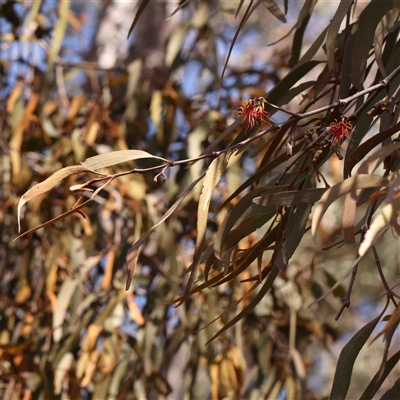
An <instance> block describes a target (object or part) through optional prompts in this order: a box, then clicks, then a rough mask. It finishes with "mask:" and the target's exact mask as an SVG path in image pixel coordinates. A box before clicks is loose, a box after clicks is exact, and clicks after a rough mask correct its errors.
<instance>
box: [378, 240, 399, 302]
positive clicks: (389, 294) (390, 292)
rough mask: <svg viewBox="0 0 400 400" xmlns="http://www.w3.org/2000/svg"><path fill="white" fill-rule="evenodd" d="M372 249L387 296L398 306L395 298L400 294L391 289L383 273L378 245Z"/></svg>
mask: <svg viewBox="0 0 400 400" xmlns="http://www.w3.org/2000/svg"><path fill="white" fill-rule="evenodd" d="M372 251H373V253H374V258H375V264H376V268H377V269H378V272H379V276H380V277H381V281H382V283H383V286H384V288H385V290H386V296H387V297H388V298H389V299H390V300H392V302H393V304H394V306H395V307H397V306H398V304H397V302H396V300H395V299H394V297H397V298H400V296H398V295H397V294H396V293H395V292H393V290H391V289H390V287H389V285H388V283H387V281H386V278H385V275H384V274H383V271H382V266H381V263H380V261H379V257H378V252H377V251H376V247H375V246H372Z"/></svg>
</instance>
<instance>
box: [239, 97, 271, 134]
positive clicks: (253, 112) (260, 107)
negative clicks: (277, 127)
mask: <svg viewBox="0 0 400 400" xmlns="http://www.w3.org/2000/svg"><path fill="white" fill-rule="evenodd" d="M263 100H264V99H263V98H262V97H260V98H258V99H244V100H243V102H242V105H241V106H240V107H239V110H238V112H237V116H238V117H243V118H244V121H243V123H244V125H245V127H246V130H245V133H247V131H248V130H249V129H250V128H253V127H254V126H255V125H256V124H259V123H261V126H262V127H264V126H265V125H266V124H268V125H271V122H270V119H269V116H270V114H269V113H268V112H267V111H265V110H264V101H263Z"/></svg>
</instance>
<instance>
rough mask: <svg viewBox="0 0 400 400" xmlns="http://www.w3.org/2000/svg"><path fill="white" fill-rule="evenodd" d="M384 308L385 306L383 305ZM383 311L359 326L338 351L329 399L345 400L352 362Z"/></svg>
mask: <svg viewBox="0 0 400 400" xmlns="http://www.w3.org/2000/svg"><path fill="white" fill-rule="evenodd" d="M385 309H386V307H385ZM382 315H383V312H382V313H380V314H379V315H378V316H377V317H376V318H375V319H373V320H372V321H371V322H369V323H368V324H367V325H365V326H364V327H363V328H361V329H360V330H359V331H358V332H357V333H356V334H355V335H354V336H353V337H352V338H351V339H350V340H349V342H348V343H347V344H346V345H345V346H344V347H343V349H342V351H341V352H340V356H339V360H338V363H337V365H336V371H335V377H334V378H333V385H332V389H331V394H330V395H329V398H330V399H331V400H345V399H346V395H347V391H348V390H349V386H350V380H351V375H352V372H353V366H354V362H355V361H356V358H357V356H358V354H359V352H360V350H361V349H362V348H363V346H364V345H365V343H366V342H367V340H368V338H369V337H370V336H371V334H372V332H373V330H374V329H375V327H376V325H377V324H378V322H379V321H380V319H381V317H382Z"/></svg>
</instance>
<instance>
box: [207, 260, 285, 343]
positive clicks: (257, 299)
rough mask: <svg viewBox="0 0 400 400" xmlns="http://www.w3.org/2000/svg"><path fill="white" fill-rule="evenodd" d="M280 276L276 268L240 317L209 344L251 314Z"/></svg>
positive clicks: (217, 334) (218, 333)
mask: <svg viewBox="0 0 400 400" xmlns="http://www.w3.org/2000/svg"><path fill="white" fill-rule="evenodd" d="M278 274H279V269H278V268H276V267H273V268H272V270H271V272H270V273H269V275H268V278H267V280H266V281H265V282H264V284H263V285H262V287H261V289H260V290H259V292H258V293H257V294H256V295H255V296H254V298H253V299H252V300H251V302H250V303H249V304H248V305H247V306H246V307H245V308H244V309H243V310H242V311H241V312H240V313H239V314H238V315H236V317H235V318H233V319H231V320H230V321H229V322H227V323H226V324H225V325H224V326H223V328H221V329H220V330H219V331H218V332H217V333H216V334H215V335H214V336H213V337H212V338H211V339H210V340H209V341H208V342H207V343H210V342H212V341H213V340H214V339H216V338H217V337H218V336H220V335H221V334H222V333H224V332H225V331H226V330H227V329H229V328H230V327H231V326H233V325H234V324H235V323H236V322H238V321H240V320H241V319H242V318H243V317H245V316H246V315H247V314H248V313H249V312H251V311H252V310H253V309H254V307H255V306H256V305H257V304H258V303H259V302H260V301H261V299H262V298H263V297H264V296H265V295H266V294H267V292H268V290H269V289H270V288H271V286H272V284H273V283H274V281H275V279H276V277H277V276H278Z"/></svg>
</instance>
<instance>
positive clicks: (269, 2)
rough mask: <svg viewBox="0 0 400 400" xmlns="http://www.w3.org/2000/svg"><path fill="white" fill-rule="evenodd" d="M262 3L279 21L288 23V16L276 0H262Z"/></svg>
mask: <svg viewBox="0 0 400 400" xmlns="http://www.w3.org/2000/svg"><path fill="white" fill-rule="evenodd" d="M261 4H262V5H263V6H265V7H266V8H267V10H268V11H269V12H270V13H271V14H272V15H273V16H274V17H276V18H278V19H279V21H281V22H283V23H286V18H285V16H284V14H283V13H282V11H281V10H280V8H279V7H278V5H277V4H276V3H275V1H274V0H261Z"/></svg>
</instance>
